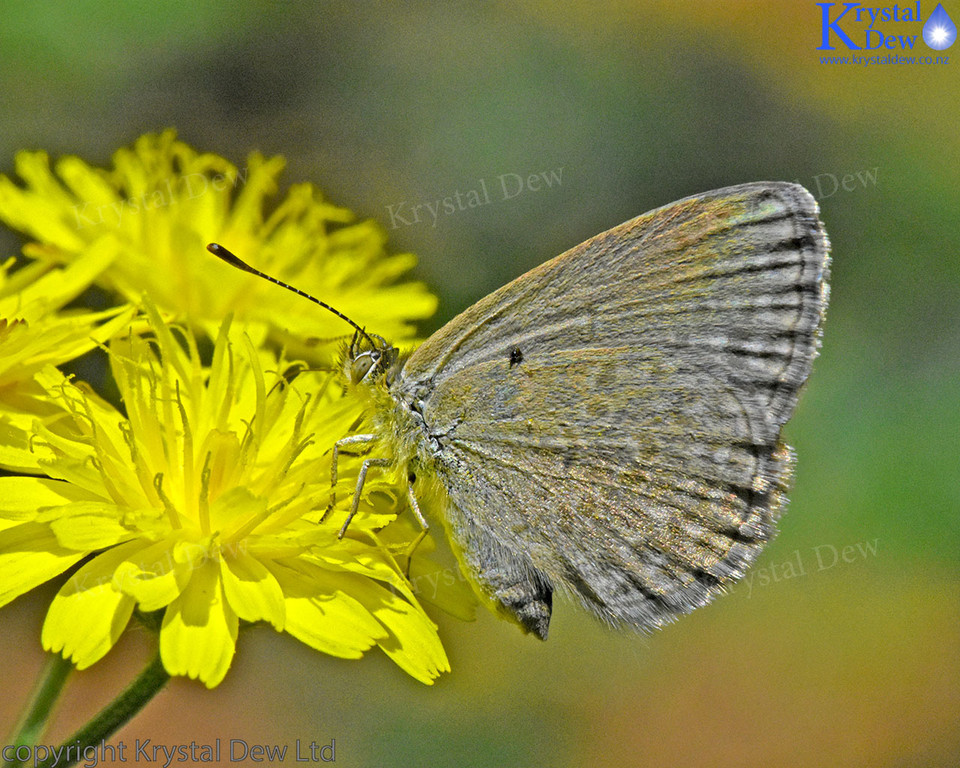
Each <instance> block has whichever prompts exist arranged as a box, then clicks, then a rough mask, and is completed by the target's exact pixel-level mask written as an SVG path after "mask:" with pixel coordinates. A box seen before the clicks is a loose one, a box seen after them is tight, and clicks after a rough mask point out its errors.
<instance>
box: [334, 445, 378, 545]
mask: <svg viewBox="0 0 960 768" xmlns="http://www.w3.org/2000/svg"><path fill="white" fill-rule="evenodd" d="M376 439H377V436H376V435H350V436H349V437H342V438H340V439H339V440H337V442H335V443H334V444H333V455H332V457H331V458H330V503H329V504H327V508H326V509H325V510H324V512H323V516H322V517H321V518H320V522H321V523H322V522H323V521H324V520H326V519H327V515H329V514H330V513H331V512H332V511H333V505H334V504H336V503H337V494H336V492H335V491H334V488H336V487H337V463H338V462H339V461H340V449H341V448H342V447H343V446H345V445H363V444H365V443H372V442H374V441H375V440H376ZM354 513H356V510H354ZM341 537H342V534H341Z"/></svg>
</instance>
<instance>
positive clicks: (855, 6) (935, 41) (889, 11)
mask: <svg viewBox="0 0 960 768" xmlns="http://www.w3.org/2000/svg"><path fill="white" fill-rule="evenodd" d="M817 6H818V7H819V8H820V10H821V12H822V23H821V41H820V45H819V46H817V50H818V51H834V50H836V49H837V46H836V45H835V44H837V43H838V44H840V45H842V46H845V47H846V48H848V49H849V50H851V51H880V50H902V51H910V50H912V49H913V47H914V46H915V45H916V42H917V38H919V37H920V36H921V35H922V36H923V42H924V43H926V45H927V47H928V48H930V49H932V50H934V51H943V50H945V49H947V48H949V47H950V46H951V45H953V44H954V42H955V41H956V39H957V27H956V24H954V23H953V19H951V18H950V16H949V15H948V14H947V12H946V11H945V10H944V9H943V5H942V4H938V5H937V7H936V8H934V10H933V12H932V13H931V14H930V15H929V17H927V18H926V20H924V18H923V16H922V15H921V11H920V0H917V3H916V5H912V4H906V5H892V6H882V7H871V6H866V5H864V4H863V3H817ZM920 22H924V24H923V28H922V29H921V30H920V31H919V32H920V33H919V34H912V31H913V30H915V29H916V27H915V26H912V25H915V24H918V23H920ZM904 23H908V24H910V25H911V26H904ZM891 24H896V26H895V27H892V28H891V26H890V25H891ZM894 32H895V34H894ZM904 33H906V34H904Z"/></svg>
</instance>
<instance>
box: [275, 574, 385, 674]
mask: <svg viewBox="0 0 960 768" xmlns="http://www.w3.org/2000/svg"><path fill="white" fill-rule="evenodd" d="M271 571H272V572H273V574H274V575H275V576H276V577H277V581H279V582H280V585H281V587H282V588H283V593H284V595H285V597H286V600H285V603H286V622H285V624H284V630H285V631H286V632H289V633H290V634H291V635H293V637H295V638H297V639H298V640H300V641H301V642H302V643H305V644H306V645H309V646H310V647H311V648H315V649H316V650H318V651H322V652H323V653H329V654H330V655H331V656H339V657H341V658H346V659H358V658H360V657H361V656H362V655H363V653H364V651H366V650H368V649H369V648H371V647H372V646H373V644H374V643H375V642H376V641H377V640H379V639H385V638H386V632H385V631H384V629H383V627H382V626H381V625H380V624H379V623H378V622H377V621H376V620H375V619H374V618H373V617H372V616H371V615H370V611H369V610H367V608H365V607H364V605H363V604H361V603H360V601H358V600H357V599H356V598H355V595H357V594H358V593H363V594H365V595H366V596H367V597H368V598H371V597H372V593H371V588H373V582H371V581H369V580H368V579H363V578H361V577H357V576H354V575H352V574H345V573H340V574H338V573H324V572H323V571H322V569H320V568H313V567H308V566H305V565H304V564H303V563H300V562H296V561H291V562H289V563H286V564H277V563H274V564H272V565H271Z"/></svg>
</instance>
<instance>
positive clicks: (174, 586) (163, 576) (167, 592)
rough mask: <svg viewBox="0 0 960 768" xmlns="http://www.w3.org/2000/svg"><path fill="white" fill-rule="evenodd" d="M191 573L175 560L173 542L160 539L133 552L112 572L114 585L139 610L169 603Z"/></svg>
mask: <svg viewBox="0 0 960 768" xmlns="http://www.w3.org/2000/svg"><path fill="white" fill-rule="evenodd" d="M190 577H191V573H190V570H189V568H185V567H183V566H181V565H179V564H178V563H176V562H175V560H174V557H173V544H172V542H170V541H160V542H157V543H156V544H152V545H150V546H148V547H145V548H143V549H141V550H139V551H136V552H134V553H133V554H131V555H130V557H129V558H127V559H126V560H125V561H124V562H122V563H120V564H119V565H118V566H117V568H116V570H115V571H114V574H113V583H114V586H115V587H116V588H117V589H118V590H120V591H121V592H123V593H124V594H126V595H129V596H130V597H132V598H133V599H134V600H136V601H137V603H138V604H139V605H140V609H141V610H143V611H148V612H149V611H156V610H159V609H160V608H164V607H165V606H168V605H170V603H172V602H173V601H174V600H175V599H176V598H177V597H179V596H180V593H181V592H182V591H183V590H184V589H185V588H186V586H187V585H188V584H189V582H190Z"/></svg>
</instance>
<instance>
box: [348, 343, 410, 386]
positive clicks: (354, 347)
mask: <svg viewBox="0 0 960 768" xmlns="http://www.w3.org/2000/svg"><path fill="white" fill-rule="evenodd" d="M399 370H400V355H399V353H398V352H397V348H396V347H395V346H393V345H392V344H391V343H390V342H388V341H387V340H386V339H384V338H383V337H382V336H377V335H376V334H375V333H365V332H359V331H358V332H357V333H355V334H353V341H351V342H350V346H349V347H348V349H347V353H346V355H345V356H344V361H343V372H344V374H345V376H346V378H347V381H349V382H350V383H351V384H360V383H366V384H373V383H376V382H377V381H380V380H383V381H384V382H385V383H386V384H387V386H389V385H390V384H391V383H392V382H393V380H394V378H396V375H397V372H398V371H399Z"/></svg>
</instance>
